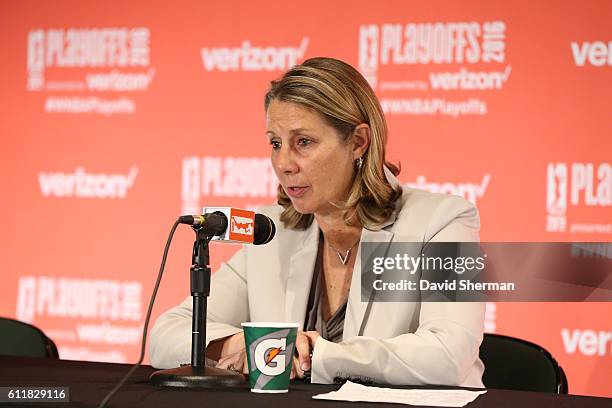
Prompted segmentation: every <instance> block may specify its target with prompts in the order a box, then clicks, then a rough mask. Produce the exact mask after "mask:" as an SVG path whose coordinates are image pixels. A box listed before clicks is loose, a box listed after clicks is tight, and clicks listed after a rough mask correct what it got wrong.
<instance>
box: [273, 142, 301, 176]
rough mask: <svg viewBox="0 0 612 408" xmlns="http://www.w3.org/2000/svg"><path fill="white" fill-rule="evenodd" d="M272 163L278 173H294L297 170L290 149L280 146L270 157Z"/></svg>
mask: <svg viewBox="0 0 612 408" xmlns="http://www.w3.org/2000/svg"><path fill="white" fill-rule="evenodd" d="M272 165H273V166H274V167H275V168H276V172H277V173H278V174H294V173H296V172H297V171H298V166H297V163H296V162H295V159H294V157H293V154H292V153H291V151H290V150H289V149H288V148H286V147H284V146H282V147H281V148H280V149H279V150H277V152H276V154H275V155H274V157H273V158H272Z"/></svg>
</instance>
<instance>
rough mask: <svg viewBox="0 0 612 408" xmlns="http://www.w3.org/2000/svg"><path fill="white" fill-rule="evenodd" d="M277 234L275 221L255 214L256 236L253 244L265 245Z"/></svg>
mask: <svg viewBox="0 0 612 408" xmlns="http://www.w3.org/2000/svg"><path fill="white" fill-rule="evenodd" d="M274 234H276V226H275V225H274V221H272V220H271V219H270V218H269V217H267V216H265V215H263V214H255V234H254V237H253V244H255V245H263V244H267V243H268V242H270V241H272V238H274Z"/></svg>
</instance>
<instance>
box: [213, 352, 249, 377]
mask: <svg viewBox="0 0 612 408" xmlns="http://www.w3.org/2000/svg"><path fill="white" fill-rule="evenodd" d="M215 367H217V368H222V369H224V370H232V371H238V372H240V373H242V374H248V373H249V365H248V363H247V358H246V349H245V348H243V349H242V350H240V351H237V352H235V353H233V354H229V355H227V356H225V357H221V359H220V360H219V361H218V362H217V365H216V366H215Z"/></svg>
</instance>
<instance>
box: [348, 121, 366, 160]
mask: <svg viewBox="0 0 612 408" xmlns="http://www.w3.org/2000/svg"><path fill="white" fill-rule="evenodd" d="M352 144H353V146H352V147H353V160H357V159H358V158H360V157H362V156H363V155H364V154H365V152H366V150H368V147H369V146H370V125H368V124H367V123H361V124H359V125H357V126H356V127H355V130H354V131H353V138H352Z"/></svg>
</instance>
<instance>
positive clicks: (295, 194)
mask: <svg viewBox="0 0 612 408" xmlns="http://www.w3.org/2000/svg"><path fill="white" fill-rule="evenodd" d="M307 190H308V187H307V186H306V187H305V186H301V187H298V186H295V187H287V195H289V197H292V198H299V197H301V196H303V195H304V194H306V191H307Z"/></svg>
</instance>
